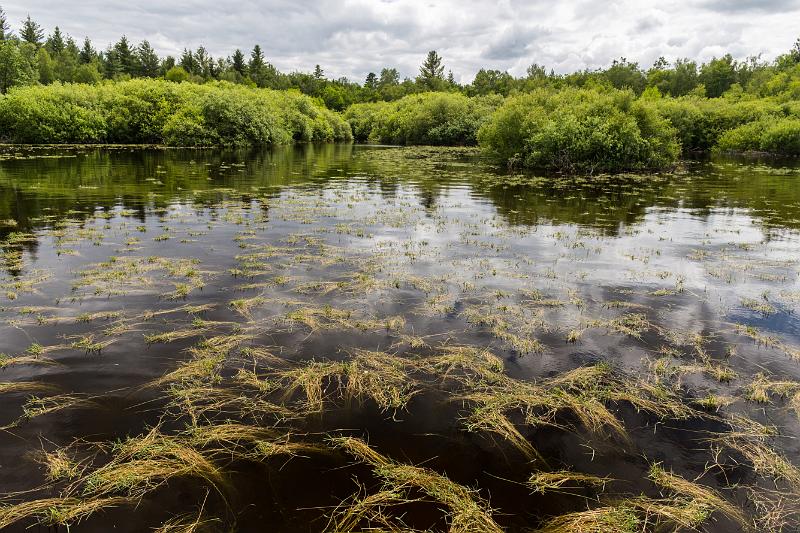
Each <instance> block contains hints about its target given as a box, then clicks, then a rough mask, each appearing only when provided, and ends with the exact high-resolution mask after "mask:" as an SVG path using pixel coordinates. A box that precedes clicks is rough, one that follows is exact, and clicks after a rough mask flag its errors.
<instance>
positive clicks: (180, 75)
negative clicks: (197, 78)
mask: <svg viewBox="0 0 800 533" xmlns="http://www.w3.org/2000/svg"><path fill="white" fill-rule="evenodd" d="M164 77H165V78H166V79H167V80H168V81H171V82H174V83H181V82H184V81H189V79H190V78H191V76H190V75H189V73H188V72H186V70H185V69H184V68H183V67H181V66H178V65H175V66H174V67H172V68H171V69H169V70H168V71H167V73H166V74H165V75H164Z"/></svg>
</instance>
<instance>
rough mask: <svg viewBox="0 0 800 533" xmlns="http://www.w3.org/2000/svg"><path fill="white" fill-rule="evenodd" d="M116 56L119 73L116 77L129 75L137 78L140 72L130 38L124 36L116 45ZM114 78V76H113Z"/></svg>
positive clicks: (117, 72) (116, 73)
mask: <svg viewBox="0 0 800 533" xmlns="http://www.w3.org/2000/svg"><path fill="white" fill-rule="evenodd" d="M114 56H115V60H116V67H117V69H116V70H117V71H116V72H115V75H120V74H127V75H128V76H135V75H136V73H137V71H138V70H139V65H138V62H137V61H136V59H137V58H136V55H135V54H134V51H133V49H132V48H131V45H130V42H128V38H127V37H125V36H124V35H123V36H122V37H120V39H119V41H117V43H116V44H115V45H114ZM112 77H113V76H112Z"/></svg>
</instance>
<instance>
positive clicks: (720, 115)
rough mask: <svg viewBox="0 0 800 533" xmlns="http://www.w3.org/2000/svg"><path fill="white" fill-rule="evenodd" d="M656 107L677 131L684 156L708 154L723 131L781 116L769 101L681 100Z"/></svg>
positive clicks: (676, 99)
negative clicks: (701, 152) (687, 154)
mask: <svg viewBox="0 0 800 533" xmlns="http://www.w3.org/2000/svg"><path fill="white" fill-rule="evenodd" d="M655 105H656V106H657V108H658V111H659V113H661V115H662V116H664V117H665V118H667V119H668V120H669V121H670V123H671V124H672V125H673V126H674V127H675V129H677V130H678V140H680V142H681V147H682V148H683V150H684V151H685V152H688V151H707V150H711V149H712V148H713V147H714V146H715V145H716V144H717V141H718V139H719V137H720V135H722V134H723V133H725V132H726V131H728V130H731V129H733V128H737V127H739V126H741V125H743V124H747V123H749V122H754V121H757V120H761V119H763V118H764V117H767V116H771V115H781V114H782V111H781V107H780V105H779V104H777V103H775V102H772V101H769V100H732V99H728V98H715V99H708V98H699V97H696V96H684V97H680V98H663V99H661V100H658V101H657V102H656V104H655Z"/></svg>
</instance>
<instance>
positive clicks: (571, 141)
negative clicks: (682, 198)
mask: <svg viewBox="0 0 800 533" xmlns="http://www.w3.org/2000/svg"><path fill="white" fill-rule="evenodd" d="M478 138H479V139H480V144H481V147H482V148H483V149H484V151H485V152H486V153H487V154H488V155H489V156H490V157H492V158H493V159H495V160H496V161H498V162H501V163H508V164H513V165H522V166H525V167H531V168H546V169H555V170H563V171H594V170H598V171H622V170H637V169H657V168H663V167H666V166H668V165H670V164H672V163H673V162H674V161H675V160H676V158H677V156H678V153H679V151H680V146H679V144H678V142H677V140H676V138H675V129H674V128H673V127H672V126H671V125H670V124H669V122H668V121H667V120H665V119H664V118H662V117H661V116H660V115H659V114H658V113H657V112H656V111H655V109H654V108H653V106H652V105H651V104H650V103H649V102H647V101H641V100H636V99H635V98H634V96H633V93H631V92H629V91H617V90H613V91H605V92H602V93H601V92H598V91H594V90H587V89H565V90H562V91H559V92H553V91H547V90H538V91H535V92H533V93H531V94H526V95H520V96H515V97H511V98H509V99H508V100H506V102H505V104H504V105H503V106H502V107H501V108H500V109H498V111H497V112H496V113H495V114H494V115H493V116H492V118H491V120H490V121H489V122H487V123H486V124H485V125H484V126H483V127H482V128H481V130H480V132H479V133H478Z"/></svg>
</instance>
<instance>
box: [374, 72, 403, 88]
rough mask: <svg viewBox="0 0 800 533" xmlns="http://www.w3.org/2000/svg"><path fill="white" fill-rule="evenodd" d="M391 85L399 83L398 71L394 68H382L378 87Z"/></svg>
mask: <svg viewBox="0 0 800 533" xmlns="http://www.w3.org/2000/svg"><path fill="white" fill-rule="evenodd" d="M393 85H400V73H399V72H398V71H397V69H396V68H385V69H382V70H381V78H380V80H379V81H378V87H379V88H382V87H390V86H393Z"/></svg>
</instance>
